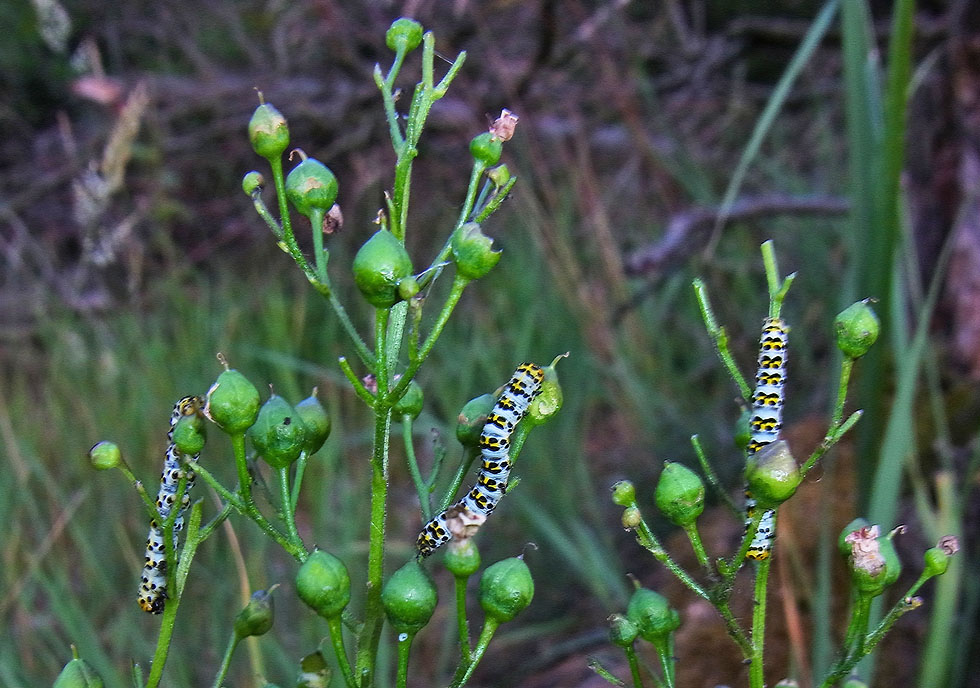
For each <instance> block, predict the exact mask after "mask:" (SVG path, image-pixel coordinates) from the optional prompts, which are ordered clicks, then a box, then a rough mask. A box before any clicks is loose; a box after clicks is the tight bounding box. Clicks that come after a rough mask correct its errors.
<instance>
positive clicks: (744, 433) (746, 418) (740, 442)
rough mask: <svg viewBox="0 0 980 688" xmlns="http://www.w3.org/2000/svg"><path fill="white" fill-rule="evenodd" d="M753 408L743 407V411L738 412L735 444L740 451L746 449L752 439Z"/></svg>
mask: <svg viewBox="0 0 980 688" xmlns="http://www.w3.org/2000/svg"><path fill="white" fill-rule="evenodd" d="M751 423H752V409H748V408H746V409H742V412H741V413H740V414H738V420H736V421H735V435H734V439H735V446H736V447H738V449H739V451H743V452H744V451H745V450H746V449H747V448H748V446H749V442H751V441H752V426H751Z"/></svg>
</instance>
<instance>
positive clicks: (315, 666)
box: [296, 650, 330, 688]
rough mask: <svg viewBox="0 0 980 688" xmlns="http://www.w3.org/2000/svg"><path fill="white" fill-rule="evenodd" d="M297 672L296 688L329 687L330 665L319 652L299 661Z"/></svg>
mask: <svg viewBox="0 0 980 688" xmlns="http://www.w3.org/2000/svg"><path fill="white" fill-rule="evenodd" d="M299 671H300V673H299V678H298V679H297V681H296V688H327V686H328V685H330V665H329V664H327V660H326V659H325V658H324V657H323V653H322V652H320V651H319V650H317V651H316V652H312V653H310V654H308V655H306V656H305V657H303V659H301V660H300V661H299Z"/></svg>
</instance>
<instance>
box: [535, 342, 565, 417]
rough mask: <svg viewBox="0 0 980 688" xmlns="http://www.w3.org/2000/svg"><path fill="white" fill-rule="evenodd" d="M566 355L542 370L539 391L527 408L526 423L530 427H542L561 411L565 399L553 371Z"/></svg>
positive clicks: (556, 373) (556, 375) (555, 371)
mask: <svg viewBox="0 0 980 688" xmlns="http://www.w3.org/2000/svg"><path fill="white" fill-rule="evenodd" d="M567 355H568V354H562V355H561V356H558V357H557V358H555V360H554V361H552V362H551V365H550V366H548V367H547V368H545V369H544V379H543V380H542V381H541V391H540V392H539V393H538V395H537V396H536V397H534V399H532V400H531V403H530V405H528V407H527V422H528V423H530V424H531V425H543V424H544V423H547V422H548V421H549V420H551V419H552V418H554V416H555V414H556V413H558V412H559V411H560V410H561V405H562V403H563V402H564V400H565V397H564V396H563V395H562V391H561V384H560V383H559V382H558V371H557V370H555V364H556V363H558V361H560V360H561V359H563V358H565V356H567Z"/></svg>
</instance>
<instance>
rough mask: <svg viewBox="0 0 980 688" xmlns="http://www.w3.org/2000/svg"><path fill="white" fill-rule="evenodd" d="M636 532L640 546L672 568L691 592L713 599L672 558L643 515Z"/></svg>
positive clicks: (637, 506)
mask: <svg viewBox="0 0 980 688" xmlns="http://www.w3.org/2000/svg"><path fill="white" fill-rule="evenodd" d="M631 506H634V507H636V508H639V505H638V504H637V503H636V502H633V504H632V505H631ZM635 532H636V541H637V542H639V543H640V546H642V547H644V548H645V549H647V550H648V551H649V552H650V554H652V555H653V557H654V559H656V560H657V561H659V562H660V563H661V564H663V565H664V566H666V567H667V568H668V569H670V572H671V573H673V574H674V575H675V576H677V578H678V579H679V580H680V581H681V582H682V583H683V584H684V585H686V586H687V587H688V588H689V589H690V590H691V592H693V593H694V594H695V595H697V596H698V597H701V598H703V599H706V600H710V599H711V598H710V596H709V595H708V593H707V592H705V591H704V588H702V587H701V586H700V585H698V584H697V583H696V582H695V581H694V579H693V578H691V577H690V576H689V575H688V574H687V571H685V570H684V569H683V568H681V567H680V566H679V565H678V564H677V562H675V561H674V560H673V559H671V558H670V555H669V554H667V550H665V549H664V547H663V545H661V544H660V541H659V540H657V537H656V536H655V535H654V534H653V531H652V530H650V526H648V525H647V522H646V520H644V519H643V518H642V516H641V518H640V524H639V525H638V526H637V527H636V529H635Z"/></svg>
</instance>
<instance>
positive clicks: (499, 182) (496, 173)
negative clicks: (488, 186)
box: [487, 165, 510, 189]
mask: <svg viewBox="0 0 980 688" xmlns="http://www.w3.org/2000/svg"><path fill="white" fill-rule="evenodd" d="M487 176H488V177H489V178H490V181H492V182H493V185H494V186H495V187H497V188H498V189H499V188H500V187H502V186H505V185H506V184H507V182H509V181H510V169H509V168H508V167H507V165H497V166H496V167H494V168H493V169H492V170H488V171H487Z"/></svg>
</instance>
